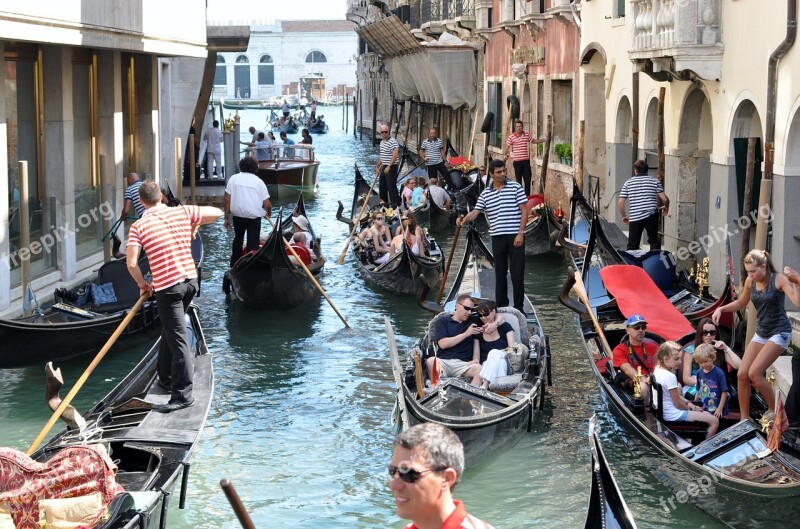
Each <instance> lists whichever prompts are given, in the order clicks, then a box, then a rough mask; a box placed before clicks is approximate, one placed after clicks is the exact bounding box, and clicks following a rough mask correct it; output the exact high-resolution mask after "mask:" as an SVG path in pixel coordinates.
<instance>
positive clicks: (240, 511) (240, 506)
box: [219, 478, 256, 529]
mask: <svg viewBox="0 0 800 529" xmlns="http://www.w3.org/2000/svg"><path fill="white" fill-rule="evenodd" d="M219 486H220V487H221V488H222V492H224V493H225V497H226V498H228V503H230V504H231V507H233V512H234V513H236V517H237V518H238V519H239V523H240V524H242V529H256V526H255V525H254V524H253V520H252V519H251V518H250V515H249V514H248V513H247V509H246V508H245V506H244V503H242V499H241V498H240V497H239V494H238V493H237V492H236V489H235V488H234V487H233V483H231V480H229V479H228V478H224V479H222V480H220V482H219Z"/></svg>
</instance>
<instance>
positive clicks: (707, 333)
mask: <svg viewBox="0 0 800 529" xmlns="http://www.w3.org/2000/svg"><path fill="white" fill-rule="evenodd" d="M716 335H717V330H716V329H711V330H706V329H703V336H716Z"/></svg>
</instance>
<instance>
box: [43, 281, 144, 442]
mask: <svg viewBox="0 0 800 529" xmlns="http://www.w3.org/2000/svg"><path fill="white" fill-rule="evenodd" d="M149 296H150V293H149V291H148V292H145V293H144V294H142V295H141V296H139V299H138V301H136V304H135V305H134V306H133V307H132V308H131V310H130V312H128V314H127V316H125V318H123V320H122V321H121V322H120V324H119V325H118V326H117V328H116V330H115V331H114V333H113V334H112V335H111V337H110V338H109V339H108V341H107V342H106V344H105V345H104V346H103V348H102V349H100V352H99V353H97V356H95V357H94V360H92V363H91V364H89V367H87V368H86V370H85V371H84V372H83V374H82V375H81V377H80V378H79V379H78V381H77V382H75V385H74V386H72V389H71V390H69V393H67V396H66V397H65V398H64V400H62V401H61V404H60V405H59V406H58V408H56V411H54V412H53V415H51V416H50V419H49V420H48V421H47V424H45V425H44V428H42V431H41V432H39V435H38V436H37V437H36V439H35V440H34V441H33V443H31V446H30V447H29V448H28V452H27V453H28V455H30V454H32V453H34V452H35V451H36V449H37V448H39V445H40V444H41V443H42V440H44V438H45V436H46V435H47V434H48V433H49V432H50V429H51V428H52V427H53V425H54V424H55V423H56V422H57V421H58V419H59V417H61V414H62V413H64V410H66V409H67V406H69V405H70V403H71V402H72V399H73V398H75V395H77V394H78V391H80V389H81V388H82V387H83V384H84V383H85V382H86V379H87V378H89V375H91V374H92V371H94V369H95V368H96V367H97V365H98V364H99V363H100V361H101V360H102V359H103V357H104V356H105V355H106V353H107V352H108V350H109V349H111V346H112V345H114V343H116V341H117V338H119V336H120V335H121V334H122V331H124V330H125V328H126V327H127V326H128V324H129V323H130V322H131V320H132V319H133V317H134V316H136V313H137V312H139V309H140V308H141V306H142V304H143V303H144V300H146V299H147V298H148V297H149Z"/></svg>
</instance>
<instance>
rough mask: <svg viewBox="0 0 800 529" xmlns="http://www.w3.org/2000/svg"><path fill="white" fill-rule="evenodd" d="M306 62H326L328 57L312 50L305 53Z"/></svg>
mask: <svg viewBox="0 0 800 529" xmlns="http://www.w3.org/2000/svg"><path fill="white" fill-rule="evenodd" d="M306 62H328V58H327V57H325V54H324V53H322V52H321V51H312V52H309V53H308V55H306Z"/></svg>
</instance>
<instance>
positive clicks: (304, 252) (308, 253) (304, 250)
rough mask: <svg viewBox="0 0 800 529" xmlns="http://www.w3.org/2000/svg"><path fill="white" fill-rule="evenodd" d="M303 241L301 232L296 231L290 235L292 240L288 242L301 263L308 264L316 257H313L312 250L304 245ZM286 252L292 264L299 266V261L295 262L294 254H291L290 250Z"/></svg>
mask: <svg viewBox="0 0 800 529" xmlns="http://www.w3.org/2000/svg"><path fill="white" fill-rule="evenodd" d="M305 241H306V238H305V235H304V234H303V232H297V233H295V234H294V235H292V242H291V243H290V244H289V246H291V247H292V250H294V253H296V254H297V257H299V258H300V260H301V261H303V264H305V265H306V266H308V265H310V264H311V263H313V262H314V261H316V259H315V257H314V252H313V250H311V249H309V248H308V247H306V242H305ZM287 253H288V255H289V260H290V261H291V262H292V264H294V265H296V266H300V263H298V262H297V259H296V258H295V256H294V255H292V254H291V252H287Z"/></svg>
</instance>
